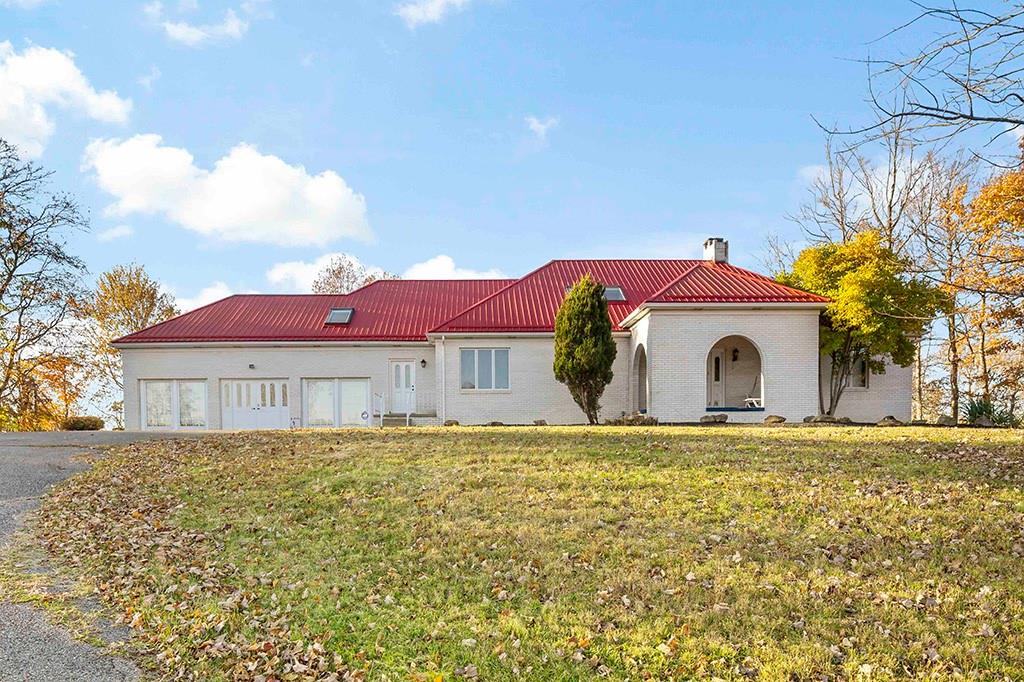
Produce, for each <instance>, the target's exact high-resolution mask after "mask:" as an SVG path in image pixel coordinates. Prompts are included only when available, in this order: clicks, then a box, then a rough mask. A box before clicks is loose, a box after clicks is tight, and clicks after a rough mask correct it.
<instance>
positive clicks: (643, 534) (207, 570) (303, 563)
mask: <svg viewBox="0 0 1024 682" xmlns="http://www.w3.org/2000/svg"><path fill="white" fill-rule="evenodd" d="M1022 484H1024V436H1022V432H1020V431H1016V432H1014V431H994V430H965V429H959V430H958V429H913V428H895V429H881V428H857V427H848V428H811V427H793V428H788V427H787V428H765V427H757V426H755V427H743V426H735V427H733V426H726V427H716V428H668V427H662V428H652V429H636V428H611V427H599V428H584V427H571V428H480V429H470V428H451V429H412V430H403V429H399V430H383V431H378V430H359V431H331V432H309V431H300V432H290V433H285V432H282V433H262V434H250V435H246V434H232V435H214V436H211V437H209V438H206V439H202V440H198V441H196V440H190V441H181V442H156V443H146V444H140V445H136V446H132V447H129V448H126V449H123V450H120V451H118V452H117V453H115V454H114V455H113V456H112V457H110V458H108V459H106V460H104V461H102V462H100V463H99V464H98V465H97V466H96V467H95V468H94V469H93V470H92V471H90V472H88V473H86V474H83V475H80V476H78V477H76V478H74V479H72V480H70V481H68V482H67V483H65V484H63V485H62V486H60V487H59V488H58V489H57V490H56V491H55V492H54V493H53V494H51V495H50V496H49V498H48V499H47V500H46V502H45V504H44V506H43V509H42V510H41V512H40V514H39V517H38V523H37V526H36V532H37V533H38V536H39V537H40V538H41V539H42V541H43V542H44V543H45V545H46V548H47V551H48V552H49V553H50V555H51V556H52V557H53V560H54V561H55V562H56V563H57V564H58V565H61V566H63V567H65V568H66V569H67V570H69V571H71V572H72V574H74V575H78V576H80V577H81V578H82V579H84V580H86V581H87V582H88V584H90V585H93V586H95V588H96V589H97V590H98V591H99V593H100V594H101V596H103V598H104V599H106V600H107V601H108V602H109V603H110V604H111V605H113V606H114V607H115V608H116V609H117V610H118V611H119V612H120V613H123V614H124V618H125V620H126V621H127V622H129V623H131V624H132V625H133V627H134V628H135V638H134V641H135V642H136V646H137V647H138V649H139V651H140V652H141V653H142V654H143V656H144V657H148V659H149V660H150V661H152V662H156V663H155V665H156V666H158V667H157V668H154V670H157V671H162V674H166V675H171V674H173V673H174V672H175V671H178V672H185V673H187V674H190V675H194V676H196V677H198V678H201V679H219V678H224V679H246V678H254V677H256V676H257V675H264V676H265V677H266V679H268V680H270V679H305V678H307V677H309V678H317V677H319V678H325V677H328V676H329V675H330V674H332V673H336V674H337V677H339V678H346V677H348V678H355V679H362V678H363V677H365V678H366V679H393V680H421V679H422V680H430V681H432V682H433V681H435V680H438V679H444V680H449V679H453V678H456V677H464V678H473V677H478V678H479V679H482V680H494V679H511V678H527V679H558V680H565V679H569V680H572V679H590V678H597V677H601V676H605V677H608V678H610V679H625V678H629V679H634V680H635V679H650V678H653V679H666V678H674V679H690V678H709V677H713V676H717V677H719V678H724V679H748V678H749V679H766V680H777V679H794V680H796V679H799V680H810V679H815V680H817V679H871V680H885V679H893V678H906V677H918V678H928V679H945V678H952V677H957V676H958V675H962V676H965V677H969V678H981V679H1022V677H1024V602H1022V599H1024V492H1022Z"/></svg>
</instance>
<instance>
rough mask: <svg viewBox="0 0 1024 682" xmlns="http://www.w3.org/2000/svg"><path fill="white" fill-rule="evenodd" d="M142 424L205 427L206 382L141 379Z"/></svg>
mask: <svg viewBox="0 0 1024 682" xmlns="http://www.w3.org/2000/svg"><path fill="white" fill-rule="evenodd" d="M142 417H143V427H144V428H147V429H202V428H206V426H207V420H206V382H205V381H199V380H187V379H173V380H172V379H160V380H156V381H143V382H142Z"/></svg>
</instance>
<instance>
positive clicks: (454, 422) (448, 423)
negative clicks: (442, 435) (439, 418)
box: [444, 419, 459, 426]
mask: <svg viewBox="0 0 1024 682" xmlns="http://www.w3.org/2000/svg"><path fill="white" fill-rule="evenodd" d="M444 425H445V426H458V425H459V420H458V419H448V420H446V421H445V423H444Z"/></svg>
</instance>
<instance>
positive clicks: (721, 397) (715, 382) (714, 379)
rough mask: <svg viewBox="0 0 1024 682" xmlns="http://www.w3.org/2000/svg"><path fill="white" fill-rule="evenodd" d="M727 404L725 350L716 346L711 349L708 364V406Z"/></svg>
mask: <svg viewBox="0 0 1024 682" xmlns="http://www.w3.org/2000/svg"><path fill="white" fill-rule="evenodd" d="M724 404H725V351H724V350H722V349H721V348H716V349H714V350H713V351H711V357H710V358H709V366H708V407H721V406H722V405H724Z"/></svg>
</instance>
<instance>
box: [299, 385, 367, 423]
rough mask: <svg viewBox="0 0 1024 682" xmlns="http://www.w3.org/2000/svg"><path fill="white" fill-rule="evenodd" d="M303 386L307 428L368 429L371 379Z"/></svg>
mask: <svg viewBox="0 0 1024 682" xmlns="http://www.w3.org/2000/svg"><path fill="white" fill-rule="evenodd" d="M303 386H304V390H305V401H306V410H305V412H306V414H305V425H306V426H311V427H336V426H369V424H370V418H371V415H370V410H371V406H370V382H369V380H368V379H304V380H303ZM283 395H284V394H283V393H282V396H283Z"/></svg>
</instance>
